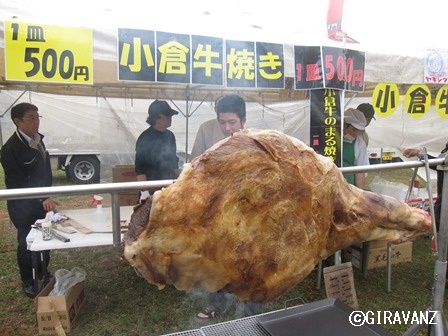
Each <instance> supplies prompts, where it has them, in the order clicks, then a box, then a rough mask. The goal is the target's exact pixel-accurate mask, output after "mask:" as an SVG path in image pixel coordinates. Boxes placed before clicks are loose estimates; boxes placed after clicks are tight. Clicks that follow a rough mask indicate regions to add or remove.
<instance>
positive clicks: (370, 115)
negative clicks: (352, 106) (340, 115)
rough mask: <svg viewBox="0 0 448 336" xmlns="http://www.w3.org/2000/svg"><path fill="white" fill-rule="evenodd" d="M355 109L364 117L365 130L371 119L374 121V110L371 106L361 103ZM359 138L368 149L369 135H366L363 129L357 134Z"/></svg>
mask: <svg viewBox="0 0 448 336" xmlns="http://www.w3.org/2000/svg"><path fill="white" fill-rule="evenodd" d="M356 109H357V110H358V111H361V112H362V113H363V114H364V117H366V128H367V126H369V125H370V122H371V121H372V119H375V110H374V108H373V106H372V104H369V103H362V104H359V105H358V107H357V108H356ZM359 136H360V137H361V138H362V139H363V140H364V142H365V143H366V146H367V147H369V135H368V134H367V132H366V130H365V129H364V130H363V131H362V132H361V133H360V134H359Z"/></svg>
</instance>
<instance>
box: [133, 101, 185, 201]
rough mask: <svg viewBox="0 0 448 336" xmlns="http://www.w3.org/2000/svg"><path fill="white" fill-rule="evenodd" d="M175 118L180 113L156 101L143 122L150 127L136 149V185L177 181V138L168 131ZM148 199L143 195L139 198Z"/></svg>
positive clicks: (141, 136)
mask: <svg viewBox="0 0 448 336" xmlns="http://www.w3.org/2000/svg"><path fill="white" fill-rule="evenodd" d="M176 114H179V112H177V111H175V110H173V109H172V108H171V107H170V106H169V105H168V103H167V102H166V101H163V100H155V101H154V102H153V103H152V104H151V105H150V106H149V108H148V118H147V119H146V122H147V123H148V124H149V125H150V127H149V128H148V129H146V130H145V131H143V132H142V133H141V134H140V136H139V137H138V139H137V143H136V146H135V172H136V174H137V181H155V180H171V179H175V178H176V177H177V175H178V168H179V166H178V161H179V158H178V157H177V155H176V138H175V136H174V134H173V132H171V131H170V130H168V127H170V126H171V117H172V116H173V115H176ZM152 192H154V190H153V191H152ZM148 195H149V194H148V193H145V192H142V198H145V197H146V196H148Z"/></svg>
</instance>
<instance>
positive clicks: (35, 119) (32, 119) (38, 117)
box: [20, 115, 42, 121]
mask: <svg viewBox="0 0 448 336" xmlns="http://www.w3.org/2000/svg"><path fill="white" fill-rule="evenodd" d="M41 118H42V116H41V115H38V116H37V117H36V116H30V117H23V118H20V119H21V120H24V119H27V120H31V121H38V120H39V121H40V119H41Z"/></svg>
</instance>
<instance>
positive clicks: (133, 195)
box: [112, 165, 140, 206]
mask: <svg viewBox="0 0 448 336" xmlns="http://www.w3.org/2000/svg"><path fill="white" fill-rule="evenodd" d="M133 181H137V174H136V173H135V166H134V165H117V166H115V167H113V168H112V182H133ZM139 198H140V192H139V191H129V192H122V193H119V202H120V206H127V205H136V204H137V203H138V200H139Z"/></svg>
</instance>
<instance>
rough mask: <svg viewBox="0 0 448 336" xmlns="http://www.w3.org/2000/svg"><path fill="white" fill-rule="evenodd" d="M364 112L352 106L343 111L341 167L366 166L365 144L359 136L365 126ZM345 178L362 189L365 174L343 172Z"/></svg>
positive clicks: (367, 160) (367, 163) (367, 158)
mask: <svg viewBox="0 0 448 336" xmlns="http://www.w3.org/2000/svg"><path fill="white" fill-rule="evenodd" d="M366 124H367V121H366V118H365V116H364V114H363V113H362V112H361V111H359V110H357V109H354V108H349V109H347V110H346V111H345V113H344V130H343V132H344V138H343V143H342V159H343V167H354V166H368V165H369V157H368V155H367V145H366V143H365V142H364V140H363V139H362V138H361V137H360V136H359V135H360V133H361V132H362V131H364V130H365V128H366ZM344 176H345V179H346V180H347V181H348V182H349V183H350V184H353V185H355V186H356V187H358V188H360V189H364V184H365V174H364V173H357V174H345V175H344Z"/></svg>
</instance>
